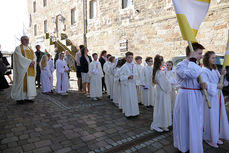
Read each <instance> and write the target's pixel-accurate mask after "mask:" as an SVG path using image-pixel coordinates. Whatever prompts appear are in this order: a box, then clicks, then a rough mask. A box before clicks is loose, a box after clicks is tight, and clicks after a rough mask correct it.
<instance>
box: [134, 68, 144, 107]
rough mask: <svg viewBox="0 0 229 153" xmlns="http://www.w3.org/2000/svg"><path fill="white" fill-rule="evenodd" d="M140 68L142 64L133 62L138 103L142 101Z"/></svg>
mask: <svg viewBox="0 0 229 153" xmlns="http://www.w3.org/2000/svg"><path fill="white" fill-rule="evenodd" d="M142 70H143V66H142V65H140V64H135V71H136V86H137V95H138V103H143V90H142V85H143V83H142Z"/></svg>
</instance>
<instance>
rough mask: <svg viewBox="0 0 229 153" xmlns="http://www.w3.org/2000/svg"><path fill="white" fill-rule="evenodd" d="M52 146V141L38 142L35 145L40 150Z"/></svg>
mask: <svg viewBox="0 0 229 153" xmlns="http://www.w3.org/2000/svg"><path fill="white" fill-rule="evenodd" d="M50 144H51V141H50V140H43V141H39V142H36V143H35V146H36V147H37V148H39V147H43V146H48V145H50Z"/></svg>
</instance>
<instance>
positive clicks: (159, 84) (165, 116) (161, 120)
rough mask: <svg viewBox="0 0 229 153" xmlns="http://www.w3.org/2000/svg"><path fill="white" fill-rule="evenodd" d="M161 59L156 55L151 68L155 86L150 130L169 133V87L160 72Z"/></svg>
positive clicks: (170, 119) (170, 121) (170, 123)
mask: <svg viewBox="0 0 229 153" xmlns="http://www.w3.org/2000/svg"><path fill="white" fill-rule="evenodd" d="M162 62H163V57H162V56H160V55H156V56H155V58H154V66H153V83H154V84H155V104H154V109H153V122H152V124H151V129H152V130H156V131H157V132H163V131H169V129H168V127H169V126H171V125H172V113H171V98H170V92H171V85H170V83H169V81H168V80H167V78H166V76H165V73H164V72H163V71H162V70H161V66H162Z"/></svg>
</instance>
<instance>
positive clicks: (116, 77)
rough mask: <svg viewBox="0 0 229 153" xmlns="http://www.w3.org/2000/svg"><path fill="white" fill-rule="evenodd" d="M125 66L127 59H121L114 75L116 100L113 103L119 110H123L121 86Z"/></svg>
mask: <svg viewBox="0 0 229 153" xmlns="http://www.w3.org/2000/svg"><path fill="white" fill-rule="evenodd" d="M123 64H125V59H119V60H118V62H117V66H116V68H115V71H114V72H115V73H114V87H113V91H114V95H113V96H114V98H113V101H114V103H115V104H117V105H118V107H119V109H123V103H122V96H121V84H120V70H121V67H122V65H123Z"/></svg>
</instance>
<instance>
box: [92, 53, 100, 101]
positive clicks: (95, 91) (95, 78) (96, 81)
mask: <svg viewBox="0 0 229 153" xmlns="http://www.w3.org/2000/svg"><path fill="white" fill-rule="evenodd" d="M92 57H93V59H94V61H92V62H91V63H90V64H89V78H90V97H91V98H92V100H98V98H101V97H102V77H103V70H102V67H101V64H100V62H98V54H96V53H94V54H92Z"/></svg>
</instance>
